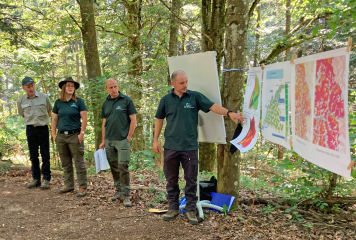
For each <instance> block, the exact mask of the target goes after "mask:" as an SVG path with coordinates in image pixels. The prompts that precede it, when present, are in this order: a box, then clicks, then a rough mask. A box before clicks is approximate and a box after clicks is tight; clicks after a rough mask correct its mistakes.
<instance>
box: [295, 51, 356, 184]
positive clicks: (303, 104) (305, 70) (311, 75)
mask: <svg viewBox="0 0 356 240" xmlns="http://www.w3.org/2000/svg"><path fill="white" fill-rule="evenodd" d="M349 61H350V54H349V53H347V52H346V48H342V49H338V50H332V51H328V52H323V53H319V54H315V55H311V56H307V57H303V58H299V59H296V60H294V63H295V65H294V68H293V70H292V76H293V81H292V89H294V91H292V131H293V135H294V136H293V150H294V151H295V152H297V153H298V154H299V155H300V156H302V157H304V158H305V159H306V160H308V161H310V162H312V163H314V164H316V165H318V166H319V167H322V168H325V169H327V170H329V171H331V172H334V173H337V174H339V175H341V176H344V177H346V178H350V174H351V171H350V170H347V166H348V165H349V164H350V162H351V156H350V147H349V146H350V145H349V129H348V114H347V112H348V110H347V107H348V85H347V83H348V74H349Z"/></svg>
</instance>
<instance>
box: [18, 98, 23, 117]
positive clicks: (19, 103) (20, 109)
mask: <svg viewBox="0 0 356 240" xmlns="http://www.w3.org/2000/svg"><path fill="white" fill-rule="evenodd" d="M17 110H18V111H17V112H18V113H19V115H20V116H22V117H23V118H25V115H24V114H23V111H22V107H21V102H20V99H18V100H17Z"/></svg>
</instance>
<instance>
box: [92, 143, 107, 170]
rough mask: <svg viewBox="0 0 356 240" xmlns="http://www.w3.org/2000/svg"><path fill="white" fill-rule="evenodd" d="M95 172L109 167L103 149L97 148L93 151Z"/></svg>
mask: <svg viewBox="0 0 356 240" xmlns="http://www.w3.org/2000/svg"><path fill="white" fill-rule="evenodd" d="M94 158H95V168H96V173H98V172H100V171H102V170H107V169H109V168H110V165H109V162H108V159H107V158H106V153H105V150H103V149H99V150H98V151H96V152H95V153H94Z"/></svg>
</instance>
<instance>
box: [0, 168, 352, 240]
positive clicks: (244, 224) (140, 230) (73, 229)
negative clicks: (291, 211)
mask: <svg viewBox="0 0 356 240" xmlns="http://www.w3.org/2000/svg"><path fill="white" fill-rule="evenodd" d="M152 174H156V175H157V173H152V172H140V173H139V174H137V173H134V172H132V173H131V177H132V178H131V183H132V184H137V185H138V184H141V185H150V186H151V183H153V184H155V187H157V185H159V186H158V187H163V186H164V182H157V179H158V176H156V177H155V176H153V177H152ZM145 176H146V177H145ZM148 179H150V180H148ZM153 179H155V180H153ZM29 181H31V172H30V171H24V170H22V171H15V170H9V171H7V172H6V173H0V240H4V239H6V240H9V239H92V240H95V239H99V238H100V239H356V234H355V230H356V221H355V222H354V224H355V228H354V229H353V230H352V229H351V230H350V229H345V228H343V227H342V226H341V225H340V227H337V225H336V227H335V223H334V225H332V227H328V225H327V224H321V225H320V224H319V225H317V224H314V223H313V224H311V223H308V222H303V223H295V222H293V221H291V220H290V218H289V217H288V214H286V213H285V211H282V210H279V209H271V210H270V212H269V214H266V211H261V210H262V209H263V208H265V206H263V205H256V206H254V208H253V210H252V211H251V209H252V208H251V206H247V205H240V206H239V207H238V209H237V210H235V211H230V212H229V213H228V214H227V215H224V214H223V213H218V212H215V211H211V210H204V212H205V218H204V221H203V222H202V223H199V225H196V226H192V225H190V224H188V222H187V219H186V218H185V216H184V214H180V215H179V217H178V218H177V219H176V220H174V221H171V222H166V221H163V220H162V215H161V214H156V213H149V212H148V209H149V208H152V207H153V208H159V209H167V208H168V204H167V202H166V201H165V199H163V198H164V197H165V196H164V195H162V194H159V193H157V192H151V191H142V190H133V191H132V194H131V201H132V203H133V207H132V208H125V207H123V204H122V202H119V201H116V202H112V201H111V196H112V195H113V194H114V192H115V190H114V187H113V186H112V183H113V182H112V178H111V174H110V173H105V174H101V175H100V178H95V179H94V180H91V181H90V182H89V187H88V195H87V196H86V197H84V198H77V197H76V192H74V193H67V194H62V195H59V194H58V189H60V188H61V187H62V182H63V181H62V179H61V178H60V177H53V179H52V181H51V184H50V189H49V190H43V189H41V188H36V189H28V188H26V184H27V183H28V182H29ZM152 181H153V182H152ZM240 194H241V198H251V197H252V196H253V192H252V191H251V190H244V189H242V190H241V193H240ZM269 197H270V196H269ZM265 209H266V208H265ZM267 212H268V211H267ZM251 213H253V214H252V215H251ZM251 217H252V218H251ZM251 219H252V221H250V220H251ZM308 224H309V226H308ZM310 224H311V225H310ZM329 226H330V225H329Z"/></svg>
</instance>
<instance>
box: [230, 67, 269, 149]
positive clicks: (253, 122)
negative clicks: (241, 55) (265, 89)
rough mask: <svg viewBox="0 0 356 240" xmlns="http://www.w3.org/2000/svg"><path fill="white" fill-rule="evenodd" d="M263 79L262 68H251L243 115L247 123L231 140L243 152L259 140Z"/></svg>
mask: <svg viewBox="0 0 356 240" xmlns="http://www.w3.org/2000/svg"><path fill="white" fill-rule="evenodd" d="M261 79H262V70H261V68H260V67H255V68H250V70H249V71H248V78H247V83H246V90H245V97H244V110H243V116H244V117H246V119H245V123H244V125H243V128H242V131H241V133H240V135H239V136H238V137H237V138H235V139H233V140H231V141H230V143H231V144H233V145H234V146H235V147H236V148H237V149H239V150H240V151H241V152H246V151H248V150H250V149H252V148H253V146H255V144H256V141H257V137H258V131H259V124H260V109H261Z"/></svg>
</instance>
